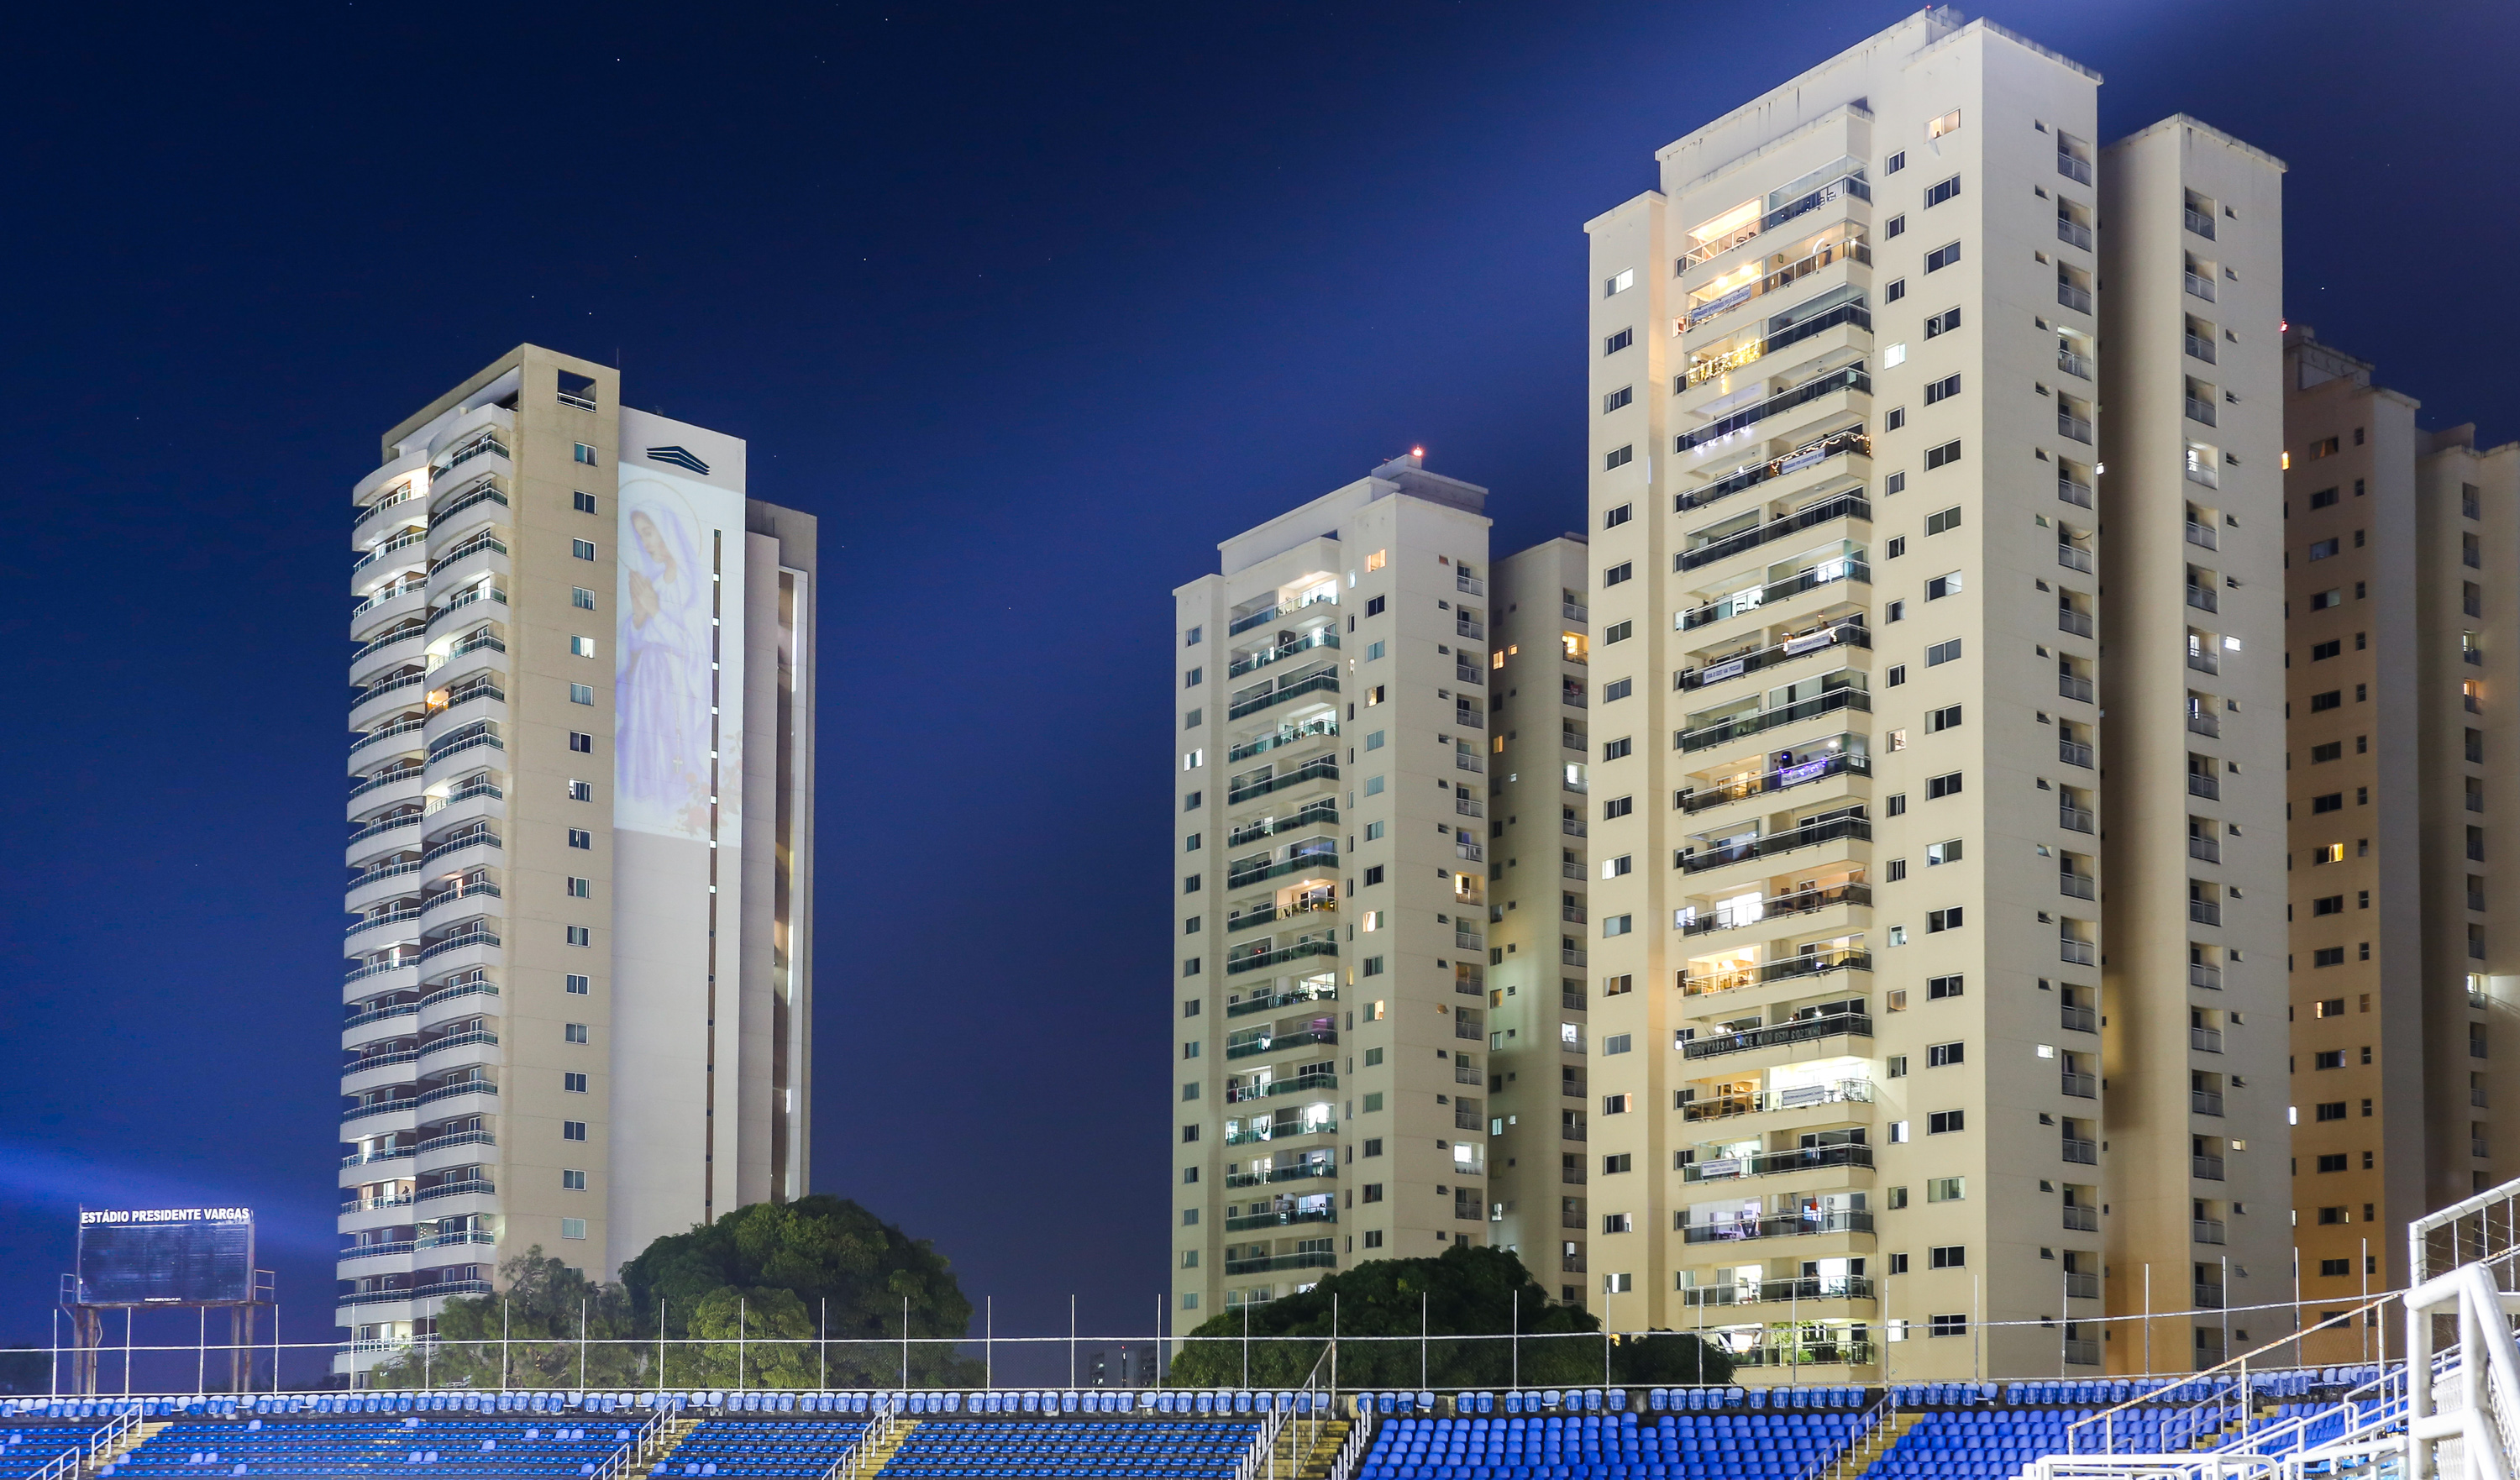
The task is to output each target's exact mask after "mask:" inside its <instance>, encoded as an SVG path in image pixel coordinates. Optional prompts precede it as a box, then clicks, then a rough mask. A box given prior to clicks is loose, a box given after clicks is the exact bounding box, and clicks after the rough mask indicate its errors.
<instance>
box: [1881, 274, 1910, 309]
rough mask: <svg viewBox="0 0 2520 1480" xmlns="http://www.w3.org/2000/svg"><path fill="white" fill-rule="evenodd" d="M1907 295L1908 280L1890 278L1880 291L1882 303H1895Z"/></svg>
mask: <svg viewBox="0 0 2520 1480" xmlns="http://www.w3.org/2000/svg"><path fill="white" fill-rule="evenodd" d="M1907 295H1908V280H1907V279H1906V278H1892V279H1891V280H1890V281H1889V283H1888V284H1887V285H1886V286H1884V287H1883V288H1882V290H1881V301H1882V302H1884V303H1896V302H1898V301H1899V300H1900V299H1901V298H1904V297H1906V296H1907Z"/></svg>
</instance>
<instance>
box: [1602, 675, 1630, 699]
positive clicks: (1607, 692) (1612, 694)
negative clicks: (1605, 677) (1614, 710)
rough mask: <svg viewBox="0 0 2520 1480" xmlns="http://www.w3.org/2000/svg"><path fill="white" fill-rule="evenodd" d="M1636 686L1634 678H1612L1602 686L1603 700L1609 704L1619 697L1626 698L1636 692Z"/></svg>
mask: <svg viewBox="0 0 2520 1480" xmlns="http://www.w3.org/2000/svg"><path fill="white" fill-rule="evenodd" d="M1636 687H1637V684H1636V680H1634V679H1627V678H1619V679H1612V680H1611V681H1610V682H1608V683H1606V684H1603V685H1602V686H1601V702H1602V703H1605V704H1607V703H1610V702H1613V701H1614V700H1617V699H1623V698H1626V697H1627V696H1628V695H1631V694H1633V693H1635V692H1636Z"/></svg>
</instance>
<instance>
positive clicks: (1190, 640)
mask: <svg viewBox="0 0 2520 1480" xmlns="http://www.w3.org/2000/svg"><path fill="white" fill-rule="evenodd" d="M1206 635H1207V629H1206V628H1204V627H1193V628H1191V629H1190V630H1189V631H1187V632H1184V633H1183V634H1182V646H1183V647H1185V648H1195V647H1197V646H1198V644H1199V639H1201V638H1203V637H1205V636H1206Z"/></svg>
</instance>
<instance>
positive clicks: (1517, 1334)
mask: <svg viewBox="0 0 2520 1480" xmlns="http://www.w3.org/2000/svg"><path fill="white" fill-rule="evenodd" d="M1509 1362H1510V1368H1509V1370H1508V1376H1510V1377H1511V1378H1512V1383H1511V1385H1512V1386H1513V1387H1514V1388H1515V1389H1516V1390H1519V1389H1520V1388H1521V1387H1522V1289H1521V1287H1520V1286H1518V1285H1517V1286H1516V1287H1515V1288H1514V1292H1513V1354H1512V1356H1511V1358H1510V1359H1509Z"/></svg>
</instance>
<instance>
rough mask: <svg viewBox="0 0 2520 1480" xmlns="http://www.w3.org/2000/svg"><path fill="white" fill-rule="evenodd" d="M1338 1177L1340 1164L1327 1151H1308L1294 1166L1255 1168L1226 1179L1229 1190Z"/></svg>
mask: <svg viewBox="0 0 2520 1480" xmlns="http://www.w3.org/2000/svg"><path fill="white" fill-rule="evenodd" d="M1336 1176H1338V1162H1337V1161H1336V1160H1335V1159H1333V1158H1332V1156H1331V1154H1330V1153H1329V1152H1328V1151H1327V1150H1324V1151H1308V1152H1306V1153H1305V1154H1304V1155H1303V1156H1302V1157H1301V1158H1300V1159H1298V1160H1297V1161H1295V1162H1294V1163H1293V1164H1292V1165H1289V1166H1283V1167H1269V1168H1265V1169H1264V1168H1260V1167H1254V1168H1252V1169H1251V1170H1250V1171H1248V1172H1236V1173H1233V1174H1231V1175H1229V1176H1228V1177H1227V1178H1226V1179H1225V1185H1226V1186H1227V1187H1229V1188H1256V1187H1266V1186H1269V1185H1271V1184H1274V1183H1281V1182H1315V1181H1319V1180H1322V1179H1325V1178H1333V1177H1336Z"/></svg>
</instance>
